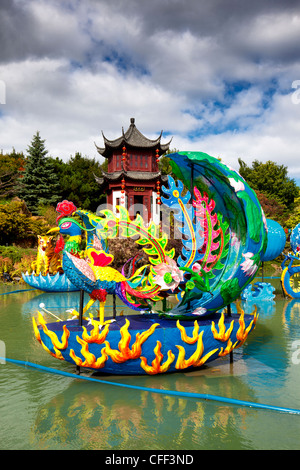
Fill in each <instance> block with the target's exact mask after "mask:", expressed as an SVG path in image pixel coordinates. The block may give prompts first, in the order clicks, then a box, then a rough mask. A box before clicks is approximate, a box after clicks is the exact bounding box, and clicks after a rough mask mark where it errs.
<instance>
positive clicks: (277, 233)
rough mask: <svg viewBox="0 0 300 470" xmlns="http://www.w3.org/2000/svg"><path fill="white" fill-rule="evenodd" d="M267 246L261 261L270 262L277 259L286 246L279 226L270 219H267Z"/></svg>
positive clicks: (283, 233)
mask: <svg viewBox="0 0 300 470" xmlns="http://www.w3.org/2000/svg"><path fill="white" fill-rule="evenodd" d="M267 227H268V244H267V249H266V251H265V253H264V255H263V256H262V258H261V260H262V261H271V260H272V259H275V258H277V257H278V256H279V255H280V254H281V253H282V251H283V249H284V247H285V244H286V235H285V231H284V229H283V228H282V227H281V225H280V224H279V223H278V222H276V221H275V220H272V219H267Z"/></svg>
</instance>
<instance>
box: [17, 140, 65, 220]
mask: <svg viewBox="0 0 300 470" xmlns="http://www.w3.org/2000/svg"><path fill="white" fill-rule="evenodd" d="M47 153H48V151H47V150H46V148H45V140H42V139H41V137H40V134H39V132H37V133H36V135H35V136H33V139H32V142H31V145H30V146H29V147H28V149H27V158H26V160H25V169H24V171H21V172H20V178H19V191H18V192H19V197H20V198H21V199H24V201H25V202H26V204H27V207H28V208H29V210H30V211H31V212H32V213H33V214H37V213H38V206H41V205H46V204H56V203H57V201H58V200H59V199H60V196H59V195H58V194H59V182H58V178H57V175H56V174H55V171H54V167H53V164H52V161H51V159H49V158H47V156H46V155H47Z"/></svg>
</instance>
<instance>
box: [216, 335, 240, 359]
mask: <svg viewBox="0 0 300 470" xmlns="http://www.w3.org/2000/svg"><path fill="white" fill-rule="evenodd" d="M237 344H238V341H236V342H235V343H234V344H233V343H232V341H231V339H228V341H227V346H226V348H225V349H224V348H221V349H220V352H219V356H220V357H223V356H227V354H229V353H230V352H231V351H233V349H234V348H236V347H237Z"/></svg>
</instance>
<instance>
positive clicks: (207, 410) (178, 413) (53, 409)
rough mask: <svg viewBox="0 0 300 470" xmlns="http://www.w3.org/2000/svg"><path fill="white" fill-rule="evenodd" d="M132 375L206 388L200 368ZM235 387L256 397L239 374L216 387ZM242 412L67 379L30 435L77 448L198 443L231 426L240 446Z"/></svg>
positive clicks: (152, 383) (46, 443) (162, 384)
mask: <svg viewBox="0 0 300 470" xmlns="http://www.w3.org/2000/svg"><path fill="white" fill-rule="evenodd" d="M131 380H132V379H131ZM134 380H135V383H138V385H139V386H147V387H153V388H156V387H159V388H162V389H173V390H178V391H180V390H181V391H182V390H184V391H189V392H193V393H197V392H198V393H199V392H200V391H201V392H202V393H206V392H209V391H210V390H211V384H210V379H209V378H208V377H206V376H205V375H203V374H200V375H199V376H197V377H196V376H191V377H186V376H183V374H181V375H178V374H177V376H176V377H173V376H172V377H170V376H168V377H167V376H165V377H159V380H157V378H155V377H147V378H143V379H142V380H139V378H135V379H134ZM124 381H126V382H128V379H127V378H124ZM236 389H238V390H239V397H240V398H241V399H249V397H250V398H251V399H252V400H255V394H254V392H253V391H252V390H251V388H250V387H249V385H247V384H245V383H244V382H243V381H242V380H240V379H238V378H236V379H235V380H232V378H231V377H227V379H225V380H222V384H220V387H218V393H219V394H220V395H224V396H231V395H234V394H235V393H236ZM246 415H247V410H246V409H244V408H241V407H228V406H225V405H222V404H219V405H215V404H212V403H209V402H207V401H203V400H195V399H186V398H181V397H178V398H177V397H173V396H163V395H160V394H156V393H151V392H148V391H145V392H141V391H135V390H131V391H127V390H126V391H125V392H124V389H118V388H117V387H115V388H114V387H112V386H110V385H103V384H99V385H98V384H88V385H87V384H84V385H83V384H82V383H72V384H71V385H70V387H69V388H68V389H67V390H65V391H64V392H62V393H60V394H59V395H57V396H56V397H55V398H53V399H52V400H51V401H49V403H47V404H46V405H44V406H42V407H41V408H40V409H39V410H38V413H37V419H36V421H35V424H34V427H33V428H32V436H31V439H32V442H34V443H35V445H38V446H39V448H48V447H51V448H53V446H56V445H58V446H60V447H61V446H67V447H70V446H71V447H74V448H76V447H77V448H81V449H82V448H85V449H115V448H118V449H155V448H157V449H180V448H181V449H197V448H202V446H203V445H205V447H209V446H212V448H215V447H216V442H217V441H218V439H221V440H222V439H223V440H224V437H225V436H226V434H227V433H228V432H230V435H231V437H230V439H232V437H233V435H234V436H235V438H234V439H235V444H236V445H237V446H238V447H239V446H240V443H239V439H242V440H243V439H244V438H243V430H244V428H245V417H246ZM208 429H213V435H214V440H213V442H214V444H213V442H212V441H211V442H210V440H211V436H209V435H207V431H208ZM217 447H218V445H217Z"/></svg>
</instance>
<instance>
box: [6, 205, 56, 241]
mask: <svg viewBox="0 0 300 470" xmlns="http://www.w3.org/2000/svg"><path fill="white" fill-rule="evenodd" d="M24 206H25V205H24V202H22V201H20V200H12V201H10V202H8V203H6V204H0V245H6V244H10V245H12V244H13V243H17V244H19V243H30V244H36V238H37V235H41V234H45V233H46V232H47V230H49V228H50V226H49V225H48V224H47V222H45V221H44V220H43V219H41V218H40V217H29V216H28V213H27V211H26V206H25V207H24Z"/></svg>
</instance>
